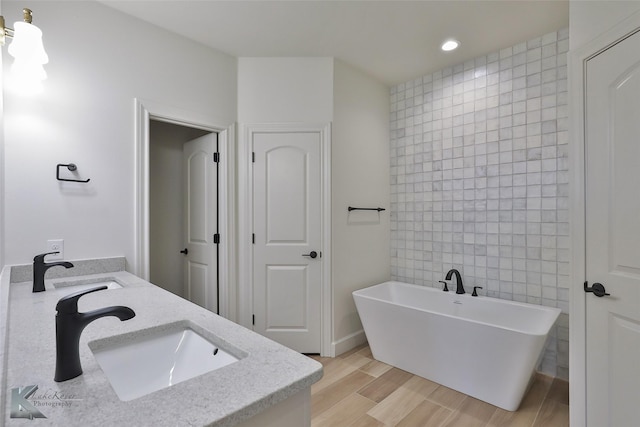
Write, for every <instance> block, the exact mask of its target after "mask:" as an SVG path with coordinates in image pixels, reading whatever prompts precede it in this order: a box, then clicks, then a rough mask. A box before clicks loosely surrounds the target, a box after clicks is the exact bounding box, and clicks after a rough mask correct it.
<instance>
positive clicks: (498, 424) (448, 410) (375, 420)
mask: <svg viewBox="0 0 640 427" xmlns="http://www.w3.org/2000/svg"><path fill="white" fill-rule="evenodd" d="M312 357H313V358H314V359H315V360H317V361H318V362H320V363H322V365H323V366H324V376H323V377H322V379H321V380H320V381H318V382H317V383H316V384H314V385H313V386H312V387H311V426H312V427H327V426H335V427H383V426H384V427H388V426H399V427H445V426H447V427H506V426H510V427H568V426H569V384H568V383H567V382H566V381H562V380H557V379H554V378H551V377H547V376H545V375H540V374H537V375H536V378H535V380H534V382H533V384H532V386H531V388H530V389H529V391H528V392H527V394H526V395H525V397H524V399H523V401H522V403H521V404H520V408H519V409H518V411H517V412H508V411H505V410H502V409H500V408H497V407H495V406H492V405H489V404H488V403H485V402H482V401H480V400H477V399H474V398H473V397H470V396H466V395H464V394H462V393H459V392H457V391H455V390H451V389H450V388H447V387H444V386H441V385H439V384H436V383H434V382H431V381H429V380H426V379H424V378H421V377H418V376H416V375H412V374H410V373H408V372H405V371H402V370H400V369H398V368H394V367H392V366H389V365H386V364H384V363H381V362H378V361H376V360H374V359H373V356H372V355H371V350H370V349H369V347H368V346H366V345H365V346H361V347H358V348H356V349H354V350H352V351H350V352H348V353H345V354H343V355H341V356H339V357H336V358H329V357H319V356H312Z"/></svg>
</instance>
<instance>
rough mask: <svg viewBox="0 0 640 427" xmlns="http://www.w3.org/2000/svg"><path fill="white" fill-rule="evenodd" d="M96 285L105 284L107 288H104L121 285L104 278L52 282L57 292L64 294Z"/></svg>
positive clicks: (95, 286) (113, 287) (118, 287)
mask: <svg viewBox="0 0 640 427" xmlns="http://www.w3.org/2000/svg"><path fill="white" fill-rule="evenodd" d="M98 286H106V287H107V289H105V290H109V289H120V288H122V285H121V284H120V283H118V282H116V281H115V280H112V279H104V280H100V281H95V282H91V283H86V282H84V281H76V282H58V283H54V284H53V287H54V288H55V289H56V290H57V291H58V292H60V293H64V294H71V293H74V292H79V291H84V290H87V289H92V288H97V287H98Z"/></svg>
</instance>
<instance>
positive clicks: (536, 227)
mask: <svg viewBox="0 0 640 427" xmlns="http://www.w3.org/2000/svg"><path fill="white" fill-rule="evenodd" d="M568 49H569V31H568V29H562V30H560V31H557V32H553V33H549V34H545V35H544V36H542V37H538V38H535V39H533V40H529V41H527V42H525V43H520V44H518V45H515V46H513V47H509V48H506V49H502V50H500V51H499V52H494V53H491V54H489V55H486V56H481V57H478V58H475V59H473V60H470V61H467V62H465V63H464V64H459V65H456V66H454V67H451V68H446V69H444V70H441V71H438V72H435V73H433V74H430V75H427V76H424V77H421V78H418V79H415V80H413V81H410V82H406V83H403V84H399V85H397V86H395V87H393V88H392V89H391V233H392V234H391V247H392V249H391V251H392V253H391V268H392V271H391V274H392V278H393V279H395V280H400V281H406V282H409V283H416V284H420V285H426V286H440V284H439V283H438V280H443V279H444V276H445V274H446V272H447V271H448V270H449V269H451V268H457V269H458V270H460V272H461V273H462V275H463V278H464V283H465V287H466V288H467V290H470V289H471V287H472V286H482V287H483V290H482V291H480V293H481V294H484V295H488V296H491V297H496V298H503V299H508V300H515V301H524V302H528V303H533V304H541V305H545V306H551V307H559V308H561V309H562V312H563V314H562V315H561V316H560V319H559V321H558V324H557V326H556V328H555V330H553V331H552V336H551V339H550V340H549V342H548V344H547V348H546V350H545V354H544V359H543V361H542V366H541V369H542V371H543V372H546V373H548V374H552V375H557V376H559V377H562V378H565V379H566V378H568V361H569V357H568V353H569V350H568V347H569V345H568V339H569V331H568V325H569V322H568V313H569V280H568V278H569V206H568V204H569V200H568V191H569V189H568V181H569V171H568V158H567V156H568V105H567V51H568Z"/></svg>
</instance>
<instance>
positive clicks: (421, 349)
mask: <svg viewBox="0 0 640 427" xmlns="http://www.w3.org/2000/svg"><path fill="white" fill-rule="evenodd" d="M353 298H354V300H355V303H356V306H357V308H358V314H359V315H360V319H361V320H362V325H363V326H364V331H365V334H366V335H367V340H368V341H369V346H370V347H371V352H372V353H373V357H374V358H375V359H377V360H379V361H381V362H384V363H387V364H389V365H392V366H395V367H398V368H400V369H403V370H405V371H408V372H411V373H413V374H416V375H419V376H421V377H424V378H427V379H429V380H432V381H435V382H437V383H439V384H442V385H445V386H447V387H449V388H452V389H455V390H458V391H460V392H462V393H465V394H467V395H469V396H473V397H475V398H477V399H480V400H483V401H485V402H487V403H490V404H492V405H495V406H498V407H500V408H503V409H506V410H507V411H515V410H516V409H518V406H519V405H520V401H521V400H522V397H523V396H524V393H525V392H526V390H527V387H528V384H529V381H530V379H531V377H532V375H533V373H534V372H535V369H536V367H537V365H538V362H539V359H540V356H541V355H542V351H543V350H544V345H545V341H546V339H547V335H548V334H549V330H550V329H551V327H552V326H553V325H554V323H555V321H556V320H557V318H558V316H559V315H560V309H557V308H549V307H543V306H538V305H532V304H525V303H518V302H513V301H506V300H500V299H495V298H488V297H482V296H478V297H472V296H471V294H468V293H467V294H464V295H456V293H455V291H453V292H443V291H442V290H440V289H437V288H430V287H426V286H417V285H410V284H407V283H400V282H386V283H382V284H379V285H376V286H372V287H369V288H365V289H361V290H359V291H356V292H354V293H353Z"/></svg>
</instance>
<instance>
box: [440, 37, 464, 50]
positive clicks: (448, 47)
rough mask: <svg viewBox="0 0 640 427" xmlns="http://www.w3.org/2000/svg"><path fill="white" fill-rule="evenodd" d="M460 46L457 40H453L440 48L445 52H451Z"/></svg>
mask: <svg viewBox="0 0 640 427" xmlns="http://www.w3.org/2000/svg"><path fill="white" fill-rule="evenodd" d="M458 45H460V43H459V42H458V41H457V40H453V39H451V40H447V41H446V42H444V43H442V46H440V49H442V50H444V51H445V52H449V51H450V50H453V49H455V48H457V47H458Z"/></svg>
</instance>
